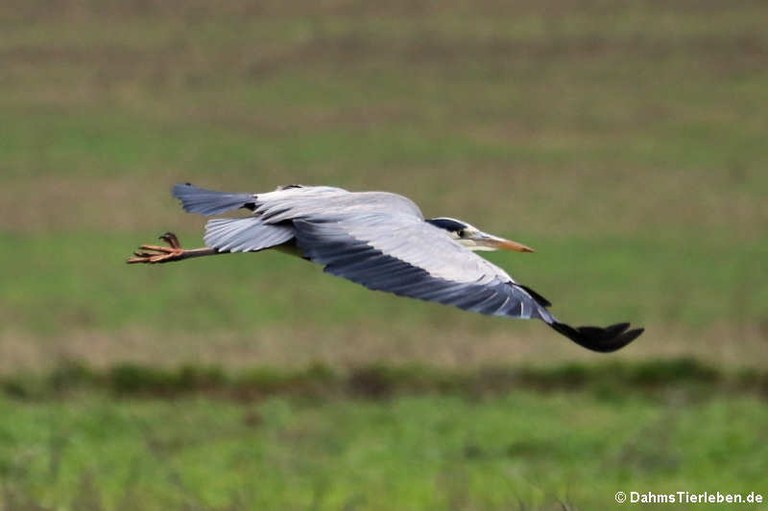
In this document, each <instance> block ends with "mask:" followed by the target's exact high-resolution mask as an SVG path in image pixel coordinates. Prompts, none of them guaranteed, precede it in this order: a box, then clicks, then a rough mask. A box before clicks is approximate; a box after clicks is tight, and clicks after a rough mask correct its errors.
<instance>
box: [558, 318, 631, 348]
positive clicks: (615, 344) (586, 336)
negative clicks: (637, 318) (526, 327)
mask: <svg viewBox="0 0 768 511" xmlns="http://www.w3.org/2000/svg"><path fill="white" fill-rule="evenodd" d="M549 326H551V327H552V328H554V329H555V330H557V332H559V333H560V334H562V335H564V336H566V337H567V338H569V339H570V340H572V341H573V342H575V343H576V344H578V345H579V346H582V347H584V348H587V349H588V350H592V351H597V352H599V353H610V352H612V351H616V350H619V349H621V348H623V347H624V346H626V345H627V344H629V343H630V342H632V341H634V340H635V339H637V338H638V337H640V334H642V333H643V332H644V331H645V329H643V328H635V329H633V330H628V328H629V323H617V324H615V325H611V326H607V327H605V328H601V327H597V326H580V327H575V328H574V327H572V326H570V325H566V324H565V323H559V322H557V321H556V322H554V323H550V324H549Z"/></svg>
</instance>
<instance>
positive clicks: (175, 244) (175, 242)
mask: <svg viewBox="0 0 768 511" xmlns="http://www.w3.org/2000/svg"><path fill="white" fill-rule="evenodd" d="M159 239H161V240H163V241H164V242H166V243H168V245H170V246H171V248H181V243H179V238H178V237H176V235H175V234H174V233H172V232H166V233H165V234H163V235H162V236H160V238H159Z"/></svg>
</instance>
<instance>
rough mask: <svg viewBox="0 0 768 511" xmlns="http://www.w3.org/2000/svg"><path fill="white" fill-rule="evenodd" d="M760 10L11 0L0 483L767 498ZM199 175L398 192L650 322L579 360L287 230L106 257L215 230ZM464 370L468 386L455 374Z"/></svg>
mask: <svg viewBox="0 0 768 511" xmlns="http://www.w3.org/2000/svg"><path fill="white" fill-rule="evenodd" d="M767 21H768V7H766V5H765V3H764V2H761V1H743V2H738V3H733V2H727V1H724V0H706V1H695V2H694V1H687V0H683V1H679V2H674V3H672V4H669V3H664V2H654V1H640V2H607V1H602V0H586V1H580V2H573V3H571V2H564V1H560V0H547V1H545V2H538V1H537V2H533V1H530V2H529V1H521V2H496V1H493V0H489V1H482V2H463V1H447V2H428V1H427V2H422V1H415V2H387V3H385V4H378V3H368V2H355V1H327V2H292V3H289V4H286V3H283V2H269V1H266V2H246V1H240V0H232V1H225V2H217V3H211V2H202V1H189V2H187V1H185V2H178V1H162V2H159V1H157V2H156V1H152V0H148V1H131V2H118V1H88V0H71V1H66V0H62V1H57V2H52V3H51V2H41V1H39V2H38V1H32V2H16V1H6V2H3V3H2V5H0V62H1V63H2V65H1V66H0V67H1V69H0V112H1V117H2V118H1V119H0V244H1V246H2V250H0V263H1V264H0V282H2V286H1V287H0V373H1V374H2V375H4V376H3V378H5V379H4V380H3V381H4V382H5V383H4V387H3V388H4V389H5V393H4V397H2V398H0V410H3V413H2V414H0V415H2V416H4V417H5V419H0V478H2V481H3V485H2V489H3V493H2V495H0V499H1V500H0V502H2V504H3V506H4V507H3V509H123V508H125V509H136V508H137V507H136V506H137V505H138V506H139V508H142V509H175V508H179V509H518V508H519V509H531V508H534V509H537V508H547V509H548V508H549V507H547V506H554V507H552V508H553V509H562V508H568V509H575V508H580V507H584V508H589V509H613V506H614V505H615V504H614V501H613V495H614V493H615V492H616V491H618V490H622V489H624V490H626V491H630V490H633V489H637V490H639V491H662V490H665V491H671V490H675V491H676V490H678V489H680V490H691V491H694V490H702V491H703V490H709V491H717V490H721V491H726V490H729V489H730V490H731V491H747V490H750V491H751V490H755V491H761V490H762V492H763V493H764V494H768V488H767V487H765V484H764V479H761V475H762V476H764V474H765V472H766V469H767V468H768V467H767V466H766V460H767V459H768V452H766V444H765V442H764V437H761V431H762V432H764V426H765V424H766V423H768V411H766V407H765V395H766V390H765V389H766V388H768V384H766V382H768V378H766V376H765V375H766V373H765V371H766V370H768V367H766V366H768V350H767V348H768V285H766V284H768V266H767V265H766V261H767V260H768V237H767V236H766V232H768V206H766V197H767V196H768V173H767V172H766V168H767V167H768V147H767V146H766V143H765V139H766V133H768V109H767V108H766V105H768V65H766V63H767V62H768V36H766V31H765V26H766V22H767ZM185 181H190V182H192V183H194V184H196V185H199V186H204V187H208V188H214V189H221V190H226V191H248V192H259V191H269V190H272V189H274V188H275V187H276V186H278V185H281V184H289V183H303V184H325V185H334V186H340V187H344V188H348V189H350V190H387V191H392V192H396V193H402V194H405V195H408V196H409V197H411V198H412V199H413V200H414V201H416V202H417V203H418V204H419V205H420V206H421V207H422V210H423V211H424V213H425V215H427V216H452V217H457V218H462V219H465V220H467V221H469V222H471V223H473V224H475V225H477V226H478V227H480V228H481V229H483V230H487V231H489V232H493V233H496V234H499V235H502V236H505V237H509V238H511V239H515V240H519V241H521V242H523V243H525V244H528V245H531V246H533V247H534V248H536V249H537V252H536V253H535V254H532V255H520V254H506V253H505V254H501V253H493V254H490V255H488V258H489V259H491V260H492V261H493V262H494V263H496V264H498V265H500V266H502V267H503V268H505V269H507V270H508V271H509V273H510V274H512V275H513V276H514V277H515V278H516V279H517V280H518V281H520V282H522V283H524V284H526V285H528V286H530V287H532V288H534V289H536V290H537V291H538V292H540V293H541V294H542V295H544V296H546V297H547V298H549V299H550V300H551V301H552V302H553V303H554V304H555V305H554V307H553V309H552V310H553V312H555V314H557V315H558V316H559V317H560V318H562V319H563V320H565V321H568V322H571V323H574V324H608V323H612V322H616V321H624V320H630V321H632V322H633V323H636V324H640V325H643V326H645V327H646V328H647V332H646V334H645V335H644V336H643V337H641V338H640V339H639V340H638V341H636V342H635V343H634V344H632V345H630V346H629V347H627V348H626V349H625V350H623V351H621V352H619V353H616V354H613V355H610V356H609V357H606V356H600V355H596V354H592V353H589V352H586V351H585V350H583V349H581V348H579V347H578V346H576V345H573V344H572V343H570V342H568V341H567V340H565V339H564V338H562V337H560V336H558V335H557V334H555V333H554V332H552V331H551V330H550V329H548V328H545V327H544V326H543V325H541V324H538V323H534V322H514V321H506V320H503V319H500V318H486V317H481V316H478V315H472V314H468V313H463V312H460V311H457V310H454V309H450V308H446V307H441V306H438V305H433V304H427V303H423V302H418V301H409V300H404V299H399V298H396V297H391V296H388V295H385V294H382V293H372V292H370V291H367V290H365V289H363V288H360V287H358V286H356V285H354V284H351V283H348V282H345V281H343V280H341V279H336V278H332V277H329V276H328V275H325V274H323V273H322V271H321V269H320V268H319V267H316V266H313V265H310V264H307V263H305V262H303V261H301V260H299V259H292V258H287V257H285V256H284V255H282V254H279V253H276V254H270V253H262V254H258V255H254V254H244V255H243V254H240V255H230V256H223V257H221V258H210V259H203V260H194V261H189V262H185V263H183V264H178V265H163V266H158V267H143V266H142V267H135V266H127V265H125V264H124V262H123V261H124V259H125V258H126V257H128V256H129V255H130V254H131V252H132V251H133V249H134V248H135V247H136V246H138V245H139V244H141V243H147V242H153V241H154V240H155V238H156V236H157V235H159V234H161V233H163V232H165V231H169V230H170V231H174V232H176V233H178V234H179V236H180V238H181V240H182V242H183V243H184V244H185V245H186V246H187V247H194V246H198V245H200V244H201V243H202V239H201V235H202V228H203V225H204V220H203V218H202V217H198V216H194V215H187V214H184V213H183V212H182V211H181V209H180V207H179V206H178V204H177V203H176V201H175V200H174V199H173V198H172V197H171V196H170V193H169V191H170V187H171V186H172V185H173V184H174V183H176V182H185ZM574 364H575V365H574ZM605 364H609V365H605ZM611 364H612V365H611ZM606 367H608V368H611V367H612V368H613V369H606ZM180 368H181V369H180ZM255 368H256V369H255ZM397 368H400V369H397ZM402 368H408V369H406V370H403V369H402ZM563 368H565V370H564V369H563ZM569 368H570V369H569ZM638 368H640V370H638ZM643 368H644V369H643ZM398 370H403V371H405V372H404V373H398V372H397V371H398ZM179 371H181V372H179ZM185 371H186V372H185ZM390 371H395V372H394V373H391V372H390ZM489 371H490V373H493V374H496V375H498V374H503V375H506V376H504V377H503V378H501V380H502V383H501V384H500V383H499V382H498V381H497V380H498V379H494V378H492V377H490V376H489V374H490V373H489ZM493 371H496V372H493ZM519 371H528V373H526V374H535V375H538V376H536V377H535V378H533V380H536V381H538V382H539V383H541V381H542V380H540V379H537V378H539V377H543V376H542V375H546V377H545V379H546V381H547V382H550V384H552V385H554V387H556V388H555V389H554V390H553V389H552V388H549V386H548V385H549V384H547V385H543V386H544V387H547V388H546V389H542V388H540V387H542V385H539V384H537V385H534V386H530V385H529V386H526V385H523V383H524V381H523V380H525V378H522V379H521V378H519V377H518V376H516V375H519ZM536 371H539V372H536ZM643 371H645V372H643ZM654 371H658V372H656V373H654ZM665 371H666V372H665ZM646 373H653V374H654V375H656V376H651V377H649V378H650V380H642V378H643V377H642V376H641V377H639V378H640V380H642V381H644V382H646V383H647V382H648V381H652V382H654V385H651V386H650V388H645V390H643V391H642V392H640V393H639V394H638V393H637V391H636V390H635V389H634V388H633V387H634V383H637V381H640V380H632V379H631V378H630V380H621V378H625V377H626V375H637V374H641V375H643V374H646ZM681 373H685V374H684V375H683V376H685V375H692V379H693V380H695V381H694V382H693V383H691V381H689V380H687V379H685V377H684V378H682V379H681V380H680V378H679V376H680V374H681ZM179 374H181V375H182V376H183V375H185V374H186V375H187V376H189V375H192V376H190V377H189V378H188V379H187V380H185V379H184V378H183V377H179ZM398 374H400V375H401V376H403V378H404V380H405V381H407V382H411V383H413V382H417V383H416V384H414V385H411V384H410V383H406V384H403V387H404V388H403V389H400V387H399V386H398V385H399V384H398V382H397V379H398V376H397V375H398ZM121 375H122V376H121ZM233 375H234V376H233ZM238 375H239V376H238ZM243 375H250V376H243ZM349 375H352V376H351V377H350V376H349ZM393 375H394V376H393ZM473 375H475V376H476V377H477V379H479V380H480V381H482V382H486V383H488V382H491V383H492V384H488V385H485V384H482V385H479V387H478V385H469V386H470V387H472V389H470V390H471V392H470V394H472V395H473V396H475V397H477V396H476V394H477V393H479V394H480V395H482V396H483V399H479V400H475V399H469V400H468V399H466V392H467V389H466V388H463V387H462V385H448V386H446V385H442V383H441V382H444V381H446V380H452V381H460V382H467V381H470V380H471V381H475V380H473V378H475V376H473ZM477 375H479V376H477ZM552 375H555V376H557V375H560V376H563V378H559V377H553V376H552ZM574 375H576V376H575V377H574ZM646 376H647V375H646ZM120 378H123V379H120ZM174 378H175V379H174ZM547 378H549V379H547ZM558 378H559V379H558ZM616 378H618V379H620V380H621V381H622V382H624V383H625V384H626V388H624V387H621V389H622V390H621V392H618V393H616V392H610V391H609V392H608V393H607V394H606V393H605V390H606V388H607V389H610V388H611V386H612V382H614V381H618V380H615V379H616ZM654 378H655V379H654ZM165 379H171V380H173V381H174V382H176V383H174V384H173V385H175V386H173V385H172V386H173V389H175V390H174V391H173V392H169V390H168V389H169V387H168V384H167V381H166V380H165ZM347 380H349V381H351V382H352V383H353V384H354V383H355V382H357V383H361V382H362V388H363V392H362V394H360V393H356V392H355V391H354V388H353V390H352V391H351V395H350V392H347V390H349V388H348V387H349V386H348V385H347V383H348V381H347ZM678 380H680V381H678ZM126 381H127V382H128V383H125V382H126ZM179 381H181V382H182V383H179ZM189 381H191V382H193V385H192V387H194V388H193V389H191V391H190V392H186V390H185V389H184V388H183V387H184V385H183V382H189ZM201 381H203V383H200V382H201ZM286 381H290V382H294V383H295V381H300V384H296V385H294V384H286ZM329 381H331V382H332V383H330V384H329V383H328V382H329ZM115 382H117V383H115ZM120 382H123V383H120ZM147 382H149V383H147ZM163 382H165V383H163ZM238 382H240V383H238ZM243 382H246V383H247V385H246V383H243ZM276 382H278V383H276ZM345 382H346V383H345ZM521 382H522V383H521ZM552 382H555V383H552ZM584 382H594V383H596V385H597V389H595V388H593V387H592V386H591V384H588V385H587V384H585V383H584ZM761 382H762V383H761ZM155 384H157V385H155ZM239 384H244V385H246V386H247V387H248V389H250V391H249V392H245V394H243V395H239V394H238V397H237V398H235V399H230V398H231V397H232V395H231V394H232V393H231V392H230V390H231V389H232V388H234V387H237V386H238V385H239ZM153 385H155V386H153ZM158 385H159V387H158ZM164 385H165V386H164ZM692 385H693V387H691V386H692ZM761 385H762V386H761ZM326 386H329V387H332V389H331V390H327V389H326ZM393 386H394V387H393ZM224 387H226V389H229V390H226V389H225V390H222V388H224ZM352 387H354V385H352ZM534 387H535V388H534ZM158 388H159V389H160V390H161V391H158V392H156V390H157V389H158ZM318 388H320V389H321V390H320V391H318ZM393 388H396V389H400V390H397V391H396V392H394V391H392V389H393ZM692 388H693V390H692ZM136 389H144V390H147V392H144V393H140V395H139V396H138V397H137V396H136V395H134V394H131V393H130V392H129V395H123V394H121V392H122V391H126V390H129V391H130V390H136ZM254 389H255V390H254ZM281 389H282V390H281ZM307 389H310V390H312V389H314V390H312V391H311V392H309V391H307ZM322 389H326V390H322ZM339 389H341V390H339ZM344 389H347V390H344ZM382 389H384V390H382ZM446 389H448V390H446ZM283 390H285V391H286V392H283ZM272 391H274V392H272ZM318 392H319V394H318ZM235 394H237V392H235ZM318 395H319V396H320V397H321V398H320V399H317V398H318ZM116 396H117V397H118V398H119V399H115V397H116ZM244 396H245V397H244ZM606 396H607V397H606ZM169 397H170V398H172V399H169ZM692 430H695V431H696V433H695V434H693V433H692ZM759 438H763V441H762V442H759ZM759 449H762V451H760V450H759ZM760 452H762V455H760V456H758V454H759V453H760ZM587 457H588V458H590V461H589V463H586V464H584V459H585V458H587ZM606 472H608V473H609V474H608V475H606ZM724 474H725V475H724ZM759 482H762V483H763V487H762V488H759V487H757V486H759V484H758V483H759ZM766 499H768V495H766ZM137 503H138V504H137ZM558 503H559V504H558ZM756 508H757V507H756ZM761 509H765V507H762V508H761Z"/></svg>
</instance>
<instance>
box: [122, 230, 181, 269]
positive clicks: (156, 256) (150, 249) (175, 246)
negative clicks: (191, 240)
mask: <svg viewBox="0 0 768 511" xmlns="http://www.w3.org/2000/svg"><path fill="white" fill-rule="evenodd" d="M160 239H161V240H163V241H164V242H166V243H167V244H168V246H167V247H166V246H162V245H141V246H140V247H139V250H137V251H136V252H134V253H133V257H130V258H128V260H127V261H126V262H127V263H128V264H138V263H144V264H159V263H170V262H171V261H179V260H181V259H184V254H185V252H186V251H185V250H184V249H183V248H181V243H179V238H177V237H176V235H175V234H173V233H172V232H166V233H165V234H163V235H162V236H160Z"/></svg>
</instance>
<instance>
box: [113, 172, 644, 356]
mask: <svg viewBox="0 0 768 511" xmlns="http://www.w3.org/2000/svg"><path fill="white" fill-rule="evenodd" d="M173 195H174V196H175V197H176V198H177V199H179V200H180V201H181V204H182V206H183V207H184V210H185V211H187V212H189V213H199V214H202V215H205V216H215V215H221V214H222V213H227V212H231V211H235V210H239V209H245V210H249V211H250V212H251V213H250V214H248V215H247V216H244V217H237V218H214V219H211V220H208V223H207V224H206V228H205V238H204V240H205V247H202V248H194V249H185V248H182V246H181V244H180V243H179V240H178V239H177V237H176V235H174V234H173V233H166V234H164V235H162V236H161V237H160V239H162V240H163V241H165V242H166V243H167V246H162V245H141V247H140V249H139V250H138V251H136V252H135V253H134V256H133V257H131V258H130V259H128V261H127V262H128V263H131V264H133V263H148V264H158V263H168V262H172V261H181V260H184V259H190V258H194V257H203V256H212V255H218V254H226V253H233V252H259V251H261V250H266V249H269V248H281V249H288V250H290V251H291V252H294V253H296V254H297V255H299V256H301V257H303V258H304V259H308V260H310V261H312V262H314V263H318V264H321V265H323V266H324V267H325V271H326V272H328V273H331V274H333V275H337V276H339V277H344V278H345V279H348V280H351V281H353V282H356V283H358V284H362V285H363V286H365V287H367V288H368V289H374V290H377V291H386V292H389V293H394V294H396V295H400V296H407V297H411V298H418V299H421V300H427V301H431V302H438V303H442V304H445V305H453V306H455V307H458V308H460V309H464V310H467V311H472V312H479V313H481V314H487V315H492V316H507V317H510V318H522V319H539V320H542V321H544V322H545V323H546V324H547V325H549V326H550V327H551V328H553V329H554V330H556V331H557V332H559V333H560V334H562V335H564V336H566V337H568V338H569V339H571V340H572V341H573V342H575V343H577V344H579V345H580V346H583V347H584V348H587V349H589V350H592V351H597V352H603V353H607V352H611V351H616V350H618V349H620V348H623V347H624V346H626V345H627V344H629V343H630V342H632V341H633V340H635V339H636V338H637V337H638V336H639V335H640V334H642V333H643V329H642V328H636V329H632V330H630V329H629V323H617V324H615V325H611V326H608V327H604V328H602V327H594V326H581V327H573V326H570V325H568V324H566V323H563V322H561V321H558V320H557V319H556V318H555V316H553V315H552V313H551V312H550V311H549V306H550V305H551V304H550V302H549V301H548V300H547V299H545V298H544V297H542V296H541V295H540V294H539V293H537V292H536V291H534V290H533V289H531V288H529V287H527V286H524V285H522V284H519V283H517V282H515V280H514V279H512V277H510V276H509V274H507V272H505V271H504V270H502V269H501V268H499V267H498V266H496V265H494V264H492V263H491V262H489V261H488V260H486V259H484V258H482V257H480V256H478V255H477V254H475V253H474V251H479V250H497V249H507V250H514V251H518V252H533V249H531V248H529V247H527V246H525V245H523V244H521V243H517V242H515V241H510V240H507V239H504V238H500V237H498V236H494V235H492V234H488V233H485V232H483V231H481V230H479V229H477V228H476V227H474V226H472V225H470V224H468V223H466V222H463V221H461V220H456V219H454V218H447V217H439V218H429V219H425V218H424V215H423V214H422V213H421V210H420V209H419V207H418V206H417V205H416V204H414V203H413V201H411V200H410V199H408V198H406V197H403V196H402V195H397V194H394V193H387V192H349V191H347V190H344V189H342V188H335V187H330V186H302V185H287V186H281V187H279V188H277V190H275V191H272V192H266V193H257V194H250V193H228V192H218V191H213V190H206V189H203V188H198V187H196V186H193V185H191V184H189V183H186V184H177V185H176V186H174V187H173Z"/></svg>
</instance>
